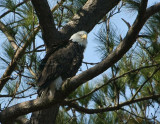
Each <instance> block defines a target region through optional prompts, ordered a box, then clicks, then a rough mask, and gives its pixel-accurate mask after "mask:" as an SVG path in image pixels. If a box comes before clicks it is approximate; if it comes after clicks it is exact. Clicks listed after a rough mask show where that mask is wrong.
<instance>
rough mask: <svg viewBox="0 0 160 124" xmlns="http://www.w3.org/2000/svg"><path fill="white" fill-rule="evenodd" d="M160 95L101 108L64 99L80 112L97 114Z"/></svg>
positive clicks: (66, 103) (65, 103)
mask: <svg viewBox="0 0 160 124" xmlns="http://www.w3.org/2000/svg"><path fill="white" fill-rule="evenodd" d="M159 97H160V94H159V95H152V96H147V97H143V98H138V99H135V100H129V101H126V102H123V103H121V104H118V105H117V106H113V107H105V108H100V109H87V108H84V107H82V106H79V105H77V104H75V103H70V102H68V101H64V102H63V105H68V106H70V107H72V108H75V109H76V110H77V111H79V112H84V113H87V114H95V113H102V112H107V111H115V110H119V109H120V108H121V107H124V106H126V105H130V104H133V103H137V102H141V101H144V100H149V99H155V98H159Z"/></svg>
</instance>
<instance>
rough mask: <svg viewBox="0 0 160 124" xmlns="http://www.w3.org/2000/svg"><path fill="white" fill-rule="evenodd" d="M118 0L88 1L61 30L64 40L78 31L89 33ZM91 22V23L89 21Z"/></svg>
mask: <svg viewBox="0 0 160 124" xmlns="http://www.w3.org/2000/svg"><path fill="white" fill-rule="evenodd" d="M119 1H120V0H88V1H87V2H86V4H85V5H84V6H83V8H82V9H81V10H80V11H79V12H78V13H77V14H76V15H74V17H73V18H72V20H71V21H70V22H68V24H66V25H65V26H64V27H63V29H62V30H61V33H62V34H65V36H64V37H65V38H67V39H69V37H70V36H71V35H72V34H73V33H75V32H77V31H80V30H85V31H87V32H90V31H91V30H92V29H93V27H94V26H95V24H97V23H98V22H99V21H100V20H101V19H102V18H103V17H104V16H105V14H107V13H108V12H109V11H110V10H111V9H112V8H114V7H115V6H116V5H117V4H118V3H119ZM90 20H92V21H90Z"/></svg>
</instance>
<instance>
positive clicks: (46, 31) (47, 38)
mask: <svg viewBox="0 0 160 124" xmlns="http://www.w3.org/2000/svg"><path fill="white" fill-rule="evenodd" d="M31 2H32V4H33V6H34V9H35V11H36V14H37V16H38V19H39V23H40V26H41V30H42V36H43V40H44V42H45V45H46V49H47V50H48V48H49V46H52V44H54V43H56V41H57V39H58V37H59V35H58V34H59V33H58V31H57V29H56V27H55V24H54V19H53V15H52V12H51V10H50V7H49V5H48V2H47V0H31Z"/></svg>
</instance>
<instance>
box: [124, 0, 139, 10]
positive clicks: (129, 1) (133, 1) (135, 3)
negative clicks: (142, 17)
mask: <svg viewBox="0 0 160 124" xmlns="http://www.w3.org/2000/svg"><path fill="white" fill-rule="evenodd" d="M122 1H123V2H124V4H125V7H126V8H127V10H129V11H130V12H132V11H138V10H139V7H140V3H141V0H122Z"/></svg>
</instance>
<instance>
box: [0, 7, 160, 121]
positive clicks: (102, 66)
mask: <svg viewBox="0 0 160 124" xmlns="http://www.w3.org/2000/svg"><path fill="white" fill-rule="evenodd" d="M154 6H156V5H154ZM152 7H153V6H152ZM158 8H159V9H155V11H154V12H152V14H154V13H156V12H158V11H160V6H159V7H158ZM149 9H150V8H148V9H147V11H146V13H145V14H144V16H142V17H137V19H136V20H135V22H134V24H133V25H132V27H131V28H130V29H129V31H128V33H127V35H126V37H125V38H124V40H123V41H122V42H121V43H120V44H119V46H118V47H117V49H116V50H115V51H114V52H112V53H111V54H110V55H109V56H108V57H107V58H106V59H105V60H104V61H102V62H101V63H99V64H97V65H96V66H94V67H92V68H90V69H88V70H87V71H84V72H83V73H81V74H79V75H77V76H74V77H73V78H71V79H70V80H69V81H66V82H65V83H64V85H63V87H62V90H61V91H59V92H60V93H58V94H56V95H55V97H56V98H51V99H49V98H45V99H36V100H31V101H27V102H23V103H19V104H16V105H14V106H11V107H10V108H7V109H6V110H4V111H2V112H1V113H0V121H6V120H7V119H8V118H16V117H18V116H20V115H24V114H27V113H29V112H33V111H37V110H40V109H44V108H48V107H50V106H51V105H55V104H57V103H61V102H62V101H63V99H64V98H65V97H66V96H68V95H69V94H70V93H71V92H73V91H74V90H75V89H76V88H78V86H80V85H82V84H83V83H84V82H86V81H88V80H90V79H92V78H94V77H95V76H97V75H99V74H101V73H102V72H104V71H105V70H107V69H108V68H109V67H110V66H112V65H113V64H114V63H116V62H117V61H118V60H120V58H121V57H122V56H123V55H124V54H125V53H126V52H127V51H128V50H129V49H130V48H131V47H132V45H133V44H134V42H135V41H136V37H137V35H138V33H139V32H140V30H141V28H142V27H143V25H144V24H145V22H146V21H147V19H148V18H149V17H150V16H151V15H152V14H150V16H147V15H148V14H149V13H148V10H149ZM144 17H145V18H144ZM151 97H153V96H151ZM154 97H159V95H158V96H156V95H154ZM146 99H149V98H148V97H146V98H145V99H143V100H146ZM136 102H138V100H137V101H136Z"/></svg>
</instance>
